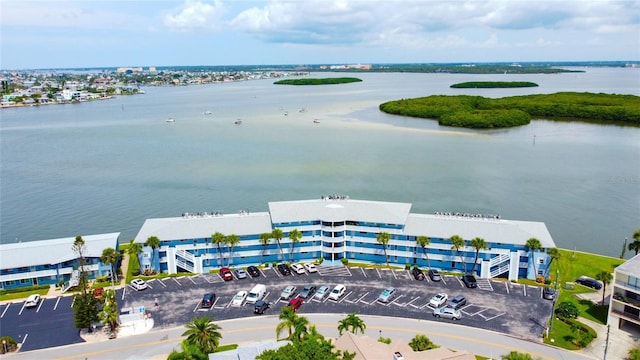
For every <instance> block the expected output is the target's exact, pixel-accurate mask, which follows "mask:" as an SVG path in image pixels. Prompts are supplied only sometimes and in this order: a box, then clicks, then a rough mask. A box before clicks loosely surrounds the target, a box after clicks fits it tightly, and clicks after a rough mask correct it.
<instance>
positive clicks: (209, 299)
mask: <svg viewBox="0 0 640 360" xmlns="http://www.w3.org/2000/svg"><path fill="white" fill-rule="evenodd" d="M214 301H216V294H214V293H207V294H204V296H203V297H202V301H201V302H200V306H201V307H203V308H210V307H212V306H213V302H214Z"/></svg>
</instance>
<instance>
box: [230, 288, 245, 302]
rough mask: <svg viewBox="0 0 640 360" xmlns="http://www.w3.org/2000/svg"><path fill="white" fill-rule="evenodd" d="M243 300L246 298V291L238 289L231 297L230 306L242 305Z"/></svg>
mask: <svg viewBox="0 0 640 360" xmlns="http://www.w3.org/2000/svg"><path fill="white" fill-rule="evenodd" d="M245 300H247V292H246V291H244V290H240V291H238V293H236V296H234V297H233V300H232V301H231V306H242V305H244V302H245Z"/></svg>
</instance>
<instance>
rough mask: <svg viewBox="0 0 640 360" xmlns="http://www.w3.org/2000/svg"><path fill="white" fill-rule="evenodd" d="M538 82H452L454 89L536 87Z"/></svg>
mask: <svg viewBox="0 0 640 360" xmlns="http://www.w3.org/2000/svg"><path fill="white" fill-rule="evenodd" d="M536 86H538V84H536V83H533V82H529V81H467V82H463V83H457V84H453V85H451V86H449V87H451V88H454V89H492V88H522V87H536Z"/></svg>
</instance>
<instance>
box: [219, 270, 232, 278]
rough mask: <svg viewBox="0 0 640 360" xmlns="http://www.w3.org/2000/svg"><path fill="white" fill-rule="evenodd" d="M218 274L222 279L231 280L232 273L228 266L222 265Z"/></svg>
mask: <svg viewBox="0 0 640 360" xmlns="http://www.w3.org/2000/svg"><path fill="white" fill-rule="evenodd" d="M220 276H221V277H222V279H223V280H224V281H231V280H233V274H232V273H231V270H229V268H228V267H223V268H221V269H220Z"/></svg>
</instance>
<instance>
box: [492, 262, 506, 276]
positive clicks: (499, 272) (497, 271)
mask: <svg viewBox="0 0 640 360" xmlns="http://www.w3.org/2000/svg"><path fill="white" fill-rule="evenodd" d="M507 271H509V264H507V265H503V266H500V267H499V268H497V269H495V270H493V271H492V272H491V274H490V275H491V277H492V278H494V277H498V276H500V275H502V274H504V273H506V272H507Z"/></svg>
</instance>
